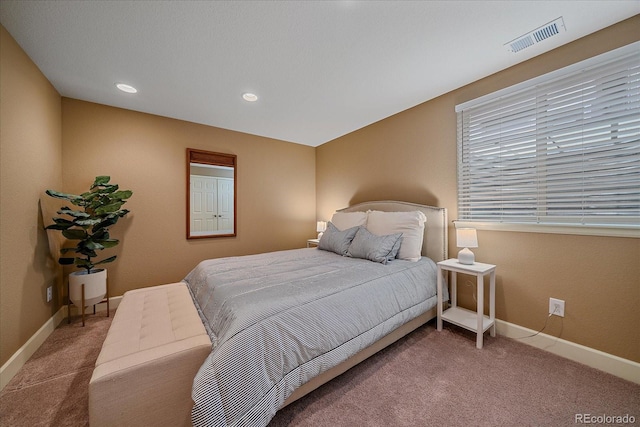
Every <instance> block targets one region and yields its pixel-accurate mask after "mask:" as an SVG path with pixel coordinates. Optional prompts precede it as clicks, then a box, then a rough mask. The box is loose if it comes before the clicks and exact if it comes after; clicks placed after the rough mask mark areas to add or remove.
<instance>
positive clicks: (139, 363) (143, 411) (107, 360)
mask: <svg viewBox="0 0 640 427" xmlns="http://www.w3.org/2000/svg"><path fill="white" fill-rule="evenodd" d="M210 352H211V340H210V339H209V336H208V335H207V333H206V331H205V328H204V326H203V325H202V321H201V320H200V316H199V315H198V313H197V311H196V308H195V306H194V305H193V301H192V299H191V295H190V294H189V290H188V289H187V287H186V285H185V284H184V283H173V284H170V285H161V286H154V287H151V288H143V289H136V290H133V291H129V292H126V293H125V294H124V296H123V298H122V301H121V302H120V305H119V307H118V310H117V311H116V314H115V316H114V319H113V323H112V324H111V327H110V328H109V332H108V334H107V338H106V339H105V341H104V344H103V345H102V350H101V351H100V355H99V356H98V359H97V361H96V366H95V369H94V371H93V376H92V377H91V381H90V383H89V423H90V425H91V427H101V426H108V427H113V426H119V427H120V426H145V425H149V426H151V425H153V426H159V425H166V426H181V425H190V424H191V422H190V415H191V406H192V405H193V402H192V400H191V387H192V384H193V378H194V377H195V375H196V373H197V372H198V369H199V368H200V366H201V365H202V363H203V362H204V360H205V359H206V357H207V355H208V354H209V353H210Z"/></svg>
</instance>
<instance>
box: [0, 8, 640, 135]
mask: <svg viewBox="0 0 640 427" xmlns="http://www.w3.org/2000/svg"><path fill="white" fill-rule="evenodd" d="M638 13H640V2H639V1H635V0H625V1H574V0H572V1H215V2H213V1H141V0H139V1H10V0H2V1H1V2H0V22H1V23H2V25H3V26H4V27H5V28H6V29H7V30H8V31H9V33H11V35H12V36H13V37H14V38H15V39H16V40H17V42H18V43H19V44H20V46H22V48H23V49H24V50H25V51H26V52H27V54H28V55H29V56H30V57H31V59H32V60H33V61H34V62H35V63H36V64H37V65H38V67H40V69H41V70H42V72H43V73H44V74H45V76H46V77H47V78H48V79H49V80H50V81H51V83H52V84H53V85H54V86H55V88H56V89H57V90H58V92H60V94H61V95H62V96H66V97H70V98H76V99H81V100H86V101H91V102H97V103H100V104H106V105H112V106H116V107H121V108H126V109H130V110H135V111H142V112H147V113H152V114H157V115H161V116H166V117H172V118H176V119H182V120H187V121H191V122H195V123H202V124H206V125H211V126H217V127H220V128H225V129H231V130H235V131H240V132H246V133H249V134H254V135H261V136H266V137H270V138H276V139H280V140H284V141H290V142H295V143H299V144H305V145H310V146H318V145H320V144H323V143H325V142H327V141H330V140H332V139H335V138H337V137H339V136H342V135H344V134H347V133H349V132H352V131H354V130H357V129H359V128H362V127H364V126H366V125H368V124H371V123H373V122H376V121H378V120H381V119H383V118H385V117H388V116H391V115H393V114H395V113H398V112H400V111H403V110H406V109H407V108H410V107H413V106H415V105H417V104H420V103H422V102H425V101H427V100H429V99H432V98H434V97H436V96H439V95H441V94H444V93H447V92H449V91H451V90H453V89H455V88H458V87H460V86H463V85H465V84H468V83H471V82H473V81H475V80H478V79H480V78H482V77H485V76H487V75H490V74H493V73H495V72H497V71H499V70H502V69H505V68H507V67H510V66H512V65H514V64H516V63H518V62H521V61H524V60H526V59H529V58H531V57H534V56H536V55H539V54H541V53H543V52H546V51H548V50H551V49H554V48H556V47H558V46H560V45H563V44H566V43H568V42H570V41H573V40H575V39H578V38H580V37H583V36H585V35H587V34H589V33H592V32H594V31H597V30H600V29H602V28H605V27H607V26H610V25H612V24H614V23H616V22H619V21H621V20H623V19H626V18H629V17H631V16H634V15H636V14H638ZM559 16H562V17H563V18H564V22H565V25H566V29H567V31H566V32H564V33H561V34H559V35H558V36H555V37H552V38H550V39H548V40H545V41H543V42H541V43H539V44H536V45H534V46H533V47H530V48H528V49H525V50H523V51H520V52H519V53H516V54H514V53H511V52H508V51H507V49H506V48H505V47H504V46H503V45H504V44H505V43H507V42H509V41H511V40H513V39H515V38H516V37H519V36H520V35H523V34H525V33H527V32H529V31H531V30H534V29H536V28H537V27H540V26H542V25H544V24H546V23H548V22H550V21H552V20H554V19H556V18H558V17H559ZM117 82H124V83H128V84H131V85H133V86H135V87H136V88H137V89H138V90H139V92H138V93H137V94H135V95H130V94H125V93H122V92H120V91H118V90H117V89H116V88H115V83H117ZM247 91H248V92H254V93H256V94H257V95H258V96H259V97H260V98H259V100H258V101H257V102H255V103H247V102H246V101H244V100H242V98H241V95H242V93H244V92H247Z"/></svg>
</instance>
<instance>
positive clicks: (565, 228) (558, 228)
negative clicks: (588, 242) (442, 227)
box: [453, 220, 640, 239]
mask: <svg viewBox="0 0 640 427" xmlns="http://www.w3.org/2000/svg"><path fill="white" fill-rule="evenodd" d="M453 223H454V225H455V227H456V228H462V227H471V228H475V229H477V230H493V231H516V232H521V233H549V234H578V235H583V236H607V237H629V238H635V239H639V238H640V227H625V226H617V227H616V226H606V227H605V226H596V225H567V224H557V225H556V224H525V223H522V224H518V223H500V222H482V221H462V220H456V221H453Z"/></svg>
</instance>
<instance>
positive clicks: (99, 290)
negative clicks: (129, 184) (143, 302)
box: [46, 176, 133, 307]
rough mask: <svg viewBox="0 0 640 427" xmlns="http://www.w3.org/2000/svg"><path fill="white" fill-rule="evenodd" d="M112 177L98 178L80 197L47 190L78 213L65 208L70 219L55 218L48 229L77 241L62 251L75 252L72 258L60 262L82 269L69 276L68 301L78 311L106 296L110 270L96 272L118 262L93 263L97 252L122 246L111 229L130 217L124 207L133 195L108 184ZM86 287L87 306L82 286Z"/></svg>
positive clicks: (62, 259)
mask: <svg viewBox="0 0 640 427" xmlns="http://www.w3.org/2000/svg"><path fill="white" fill-rule="evenodd" d="M110 179H111V177H109V176H97V177H96V179H95V181H94V182H93V184H92V185H91V188H90V189H89V191H87V192H86V193H82V194H80V195H76V194H68V193H61V192H58V191H54V190H47V191H46V194H47V195H49V196H51V197H55V198H57V199H64V200H67V201H68V202H70V203H71V204H72V205H74V206H77V207H78V208H79V209H72V208H71V207H69V206H63V207H62V208H60V210H59V211H58V214H60V215H66V216H67V217H68V218H57V217H55V218H53V222H54V224H51V225H49V226H47V227H46V228H47V229H51V230H61V231H62V235H63V236H64V237H66V238H67V239H69V240H72V241H77V244H76V246H75V247H69V248H62V249H61V250H60V252H61V253H62V254H63V255H64V254H67V253H69V252H75V254H76V255H75V256H73V257H68V256H67V257H65V256H62V257H61V258H60V259H59V260H58V262H59V263H60V264H63V265H71V264H75V265H76V267H78V268H81V269H82V270H80V271H74V272H72V273H71V274H70V275H69V299H70V300H71V301H72V302H73V303H74V304H75V305H76V306H77V307H87V306H91V305H95V304H97V303H99V302H100V301H102V298H104V296H105V295H106V293H107V270H106V269H104V268H94V267H95V266H97V265H101V264H107V263H110V262H113V261H115V259H116V257H117V256H116V255H113V256H110V257H108V258H105V259H103V260H101V261H94V258H96V257H97V256H98V253H97V251H101V250H103V249H108V248H112V247H114V246H116V245H117V244H118V243H120V241H119V240H117V239H112V238H111V237H110V236H109V227H111V226H112V225H115V224H116V223H117V222H118V220H119V219H120V218H122V217H124V216H125V215H127V214H128V213H129V211H128V210H127V209H122V205H124V204H125V203H126V202H127V199H129V198H130V197H131V195H132V194H133V192H132V191H130V190H120V189H119V188H118V185H116V184H109V180H110ZM83 284H84V304H83V299H82V285H83Z"/></svg>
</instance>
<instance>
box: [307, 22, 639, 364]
mask: <svg viewBox="0 0 640 427" xmlns="http://www.w3.org/2000/svg"><path fill="white" fill-rule="evenodd" d="M638 28H640V17H639V16H636V17H634V18H631V19H629V20H627V21H623V22H621V23H619V24H617V25H614V26H612V27H609V28H607V29H605V30H603V31H600V32H598V33H595V34H592V35H590V36H588V37H585V38H583V39H580V40H577V41H576V42H573V43H571V44H569V45H566V46H563V47H561V48H559V49H556V50H554V51H551V52H549V53H546V54H544V55H541V56H539V57H536V58H534V59H532V60H529V61H527V62H525V63H522V64H519V65H517V66H514V67H512V68H509V69H507V70H504V71H502V72H500V73H497V74H495V75H492V76H490V77H487V78H485V79H483V80H480V81H478V82H475V83H473V84H470V85H468V86H465V87H463V88H460V89H458V90H455V91H453V92H450V93H448V94H446V95H443V96H441V97H439V98H437V99H434V100H432V101H429V102H426V103H424V104H421V105H419V106H416V107H414V108H412V109H409V110H407V111H404V112H402V113H400V114H397V115H395V116H392V117H389V118H387V119H385V120H382V121H380V122H377V123H375V124H373V125H370V126H368V127H366V128H364V129H361V130H358V131H356V132H353V133H351V134H349V135H346V136H344V137H342V138H339V139H337V140H334V141H331V142H329V143H326V144H324V145H322V146H320V147H318V149H317V153H316V180H317V184H316V190H317V201H316V203H317V215H318V218H320V219H329V218H330V217H331V214H332V212H333V211H334V210H336V209H338V208H342V207H345V206H347V205H349V204H352V203H357V202H361V201H364V200H381V199H396V200H406V201H410V202H416V203H425V204H432V205H438V206H444V207H446V208H448V210H449V218H450V219H452V220H453V219H455V218H456V216H457V207H456V115H455V111H454V107H455V105H456V104H459V103H461V102H464V101H468V100H470V99H474V98H476V97H478V96H481V95H484V94H487V93H491V92H493V91H496V90H498V89H501V88H504V87H507V86H510V85H513V84H515V83H518V82H521V81H524V80H527V79H530V78H533V77H536V76H538V75H541V74H544V73H547V72H550V71H553V70H555V69H558V68H561V67H563V66H567V65H570V64H572V63H574V62H577V61H580V60H582V59H586V58H589V57H591V56H594V55H597V54H600V53H603V52H606V51H609V50H611V49H614V48H617V47H620V46H623V45H626V44H628V43H631V42H633V41H636V40H638V38H639V37H640V33H639V32H638V30H637V29H638ZM452 229H453V228H452ZM450 231H452V230H450ZM478 238H479V243H480V247H479V248H478V249H477V250H476V251H475V252H476V259H477V260H479V261H484V262H488V263H492V264H497V265H498V270H497V275H498V278H497V292H496V304H497V310H496V314H497V317H498V318H500V319H502V320H505V321H507V322H512V323H515V324H518V325H521V326H524V327H527V328H530V329H534V330H539V329H541V328H542V327H543V325H544V324H545V320H546V317H547V312H548V311H547V310H548V301H549V297H555V298H560V299H564V300H565V301H566V317H565V318H564V319H562V320H561V319H559V318H557V317H554V318H552V319H551V320H550V322H549V326H548V327H547V329H546V330H545V333H549V334H551V335H555V336H560V337H562V338H564V339H566V340H569V341H572V342H575V343H579V344H582V345H586V346H588V347H592V348H595V349H598V350H601V351H604V352H607V353H611V354H614V355H617V356H620V357H623V358H626V359H630V360H634V361H640V335H639V334H638V332H637V325H640V310H638V308H637V305H638V302H639V301H640V262H638V260H640V239H631V238H613V237H588V236H568V235H552V234H538V233H513V232H496V231H479V232H478ZM449 241H450V247H449V252H450V255H451V256H455V254H456V253H457V248H455V240H454V239H453V234H451V233H450V239H449ZM464 283H466V281H463V284H464ZM472 289H473V287H470V286H461V289H460V292H459V297H460V300H461V302H462V303H463V304H464V305H467V306H471V304H473V295H472V292H471V291H472Z"/></svg>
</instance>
